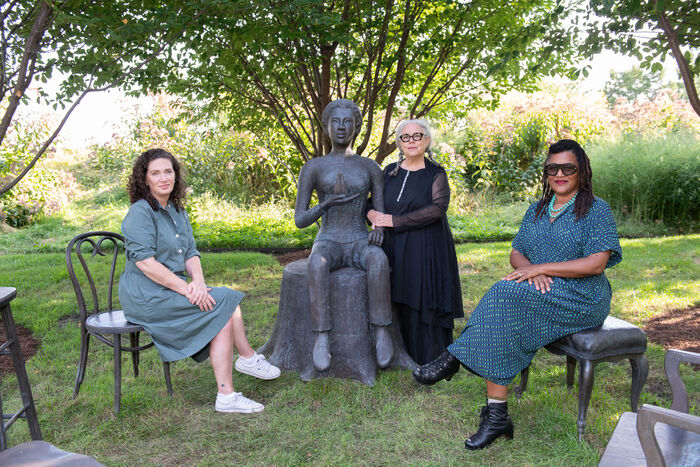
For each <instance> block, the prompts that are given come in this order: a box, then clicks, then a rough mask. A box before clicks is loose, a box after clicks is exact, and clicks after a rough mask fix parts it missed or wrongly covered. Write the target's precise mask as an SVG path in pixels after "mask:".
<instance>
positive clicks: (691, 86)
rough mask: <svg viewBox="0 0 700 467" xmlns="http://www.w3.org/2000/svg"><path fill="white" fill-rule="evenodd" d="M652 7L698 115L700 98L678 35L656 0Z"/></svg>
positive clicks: (699, 114) (691, 103)
mask: <svg viewBox="0 0 700 467" xmlns="http://www.w3.org/2000/svg"><path fill="white" fill-rule="evenodd" d="M654 7H655V8H656V13H657V14H658V15H659V25H660V26H661V29H663V30H664V33H665V34H666V39H667V40H668V44H669V46H670V47H671V52H673V57H674V58H675V59H676V63H677V64H678V69H679V70H680V72H681V77H682V78H683V84H684V85H685V91H686V92H687V93H688V100H689V101H690V106H691V107H692V108H693V110H694V111H695V113H696V114H698V116H700V99H699V98H698V91H697V89H696V88H695V80H694V77H693V73H692V72H691V71H690V67H689V66H688V62H686V61H685V57H684V56H683V52H681V48H680V46H679V45H678V36H677V35H676V31H675V30H674V29H673V28H672V27H671V25H670V24H669V22H668V18H666V13H665V12H664V11H663V10H662V9H661V8H659V3H658V0H654Z"/></svg>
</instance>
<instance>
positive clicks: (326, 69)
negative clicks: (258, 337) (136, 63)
mask: <svg viewBox="0 0 700 467" xmlns="http://www.w3.org/2000/svg"><path fill="white" fill-rule="evenodd" d="M193 3H198V2H190V5H192V4H193ZM199 3H201V5H200V7H201V8H203V9H205V10H206V13H205V14H203V15H201V16H200V17H199V18H198V19H197V20H196V21H195V22H194V24H192V25H191V26H189V27H188V28H187V29H186V32H185V33H184V34H183V35H182V37H181V39H180V40H178V42H177V46H176V47H175V48H174V49H173V54H172V57H170V60H171V62H170V63H167V62H165V61H162V60H157V61H156V60H153V61H152V62H150V63H149V66H148V67H145V68H144V69H143V70H142V71H141V72H140V73H139V74H135V75H134V76H132V77H130V81H131V82H132V84H135V85H137V86H145V87H146V88H148V89H153V90H158V89H162V88H163V87H165V88H167V90H168V91H170V92H172V93H176V94H179V95H184V96H188V97H193V98H194V99H195V100H196V101H197V102H199V103H200V104H201V108H202V109H204V110H207V111H220V112H224V113H225V114H226V115H227V116H228V117H229V118H230V120H231V121H232V122H234V123H235V124H236V125H238V126H241V127H245V128H248V129H250V130H252V131H258V130H260V129H266V128H270V127H271V126H278V127H279V128H281V129H282V130H284V132H285V133H286V134H287V135H288V137H289V138H290V140H291V141H292V142H293V144H294V145H295V147H296V149H297V150H298V151H299V153H300V154H301V156H302V157H303V158H304V159H309V158H311V157H316V156H319V155H322V154H323V153H324V152H325V151H326V150H327V149H328V144H329V142H328V141H327V139H326V138H325V137H324V135H323V134H322V132H321V131H320V120H321V112H322V110H323V108H324V107H325V105H326V104H327V103H328V102H330V101H331V100H333V99H337V98H341V97H342V98H349V99H352V100H353V101H355V102H356V103H357V104H358V105H359V106H360V108H361V110H362V114H363V118H364V129H363V132H362V133H361V134H360V135H359V136H358V140H357V141H356V150H357V152H358V153H365V154H367V155H371V156H373V157H374V158H375V159H376V160H377V161H379V162H381V161H382V160H383V159H384V158H385V157H386V156H387V155H388V154H390V153H391V152H392V151H393V150H394V149H395V145H394V143H393V138H392V133H393V128H394V125H395V123H396V120H397V119H400V118H406V117H422V116H426V115H428V114H430V115H431V116H432V117H436V116H444V115H445V114H457V113H459V112H463V111H466V110H468V109H469V108H472V107H476V106H483V105H489V104H493V103H495V102H496V100H497V98H498V96H499V95H500V94H501V93H503V92H506V91H508V90H511V89H520V90H529V89H533V88H534V86H535V83H536V82H537V79H538V78H539V77H541V76H542V75H549V74H557V73H572V72H573V71H574V68H573V63H571V62H570V60H571V58H572V57H573V56H574V55H575V54H576V50H575V48H574V47H572V38H571V36H570V34H568V32H567V31H566V29H565V26H563V25H562V19H563V18H564V16H565V15H567V14H568V11H566V10H565V9H564V7H563V6H562V5H560V4H559V3H558V2H557V1H550V0H515V1H511V2H502V1H500V0H472V1H458V0H439V1H414V0H383V1H378V0H353V1H351V0H342V1H339V0H335V1H329V0H255V1H251V0H233V1H219V2H210V3H209V4H206V2H199ZM173 21H176V22H181V21H182V20H181V18H180V17H179V16H178V17H176V18H173ZM86 53H87V52H86Z"/></svg>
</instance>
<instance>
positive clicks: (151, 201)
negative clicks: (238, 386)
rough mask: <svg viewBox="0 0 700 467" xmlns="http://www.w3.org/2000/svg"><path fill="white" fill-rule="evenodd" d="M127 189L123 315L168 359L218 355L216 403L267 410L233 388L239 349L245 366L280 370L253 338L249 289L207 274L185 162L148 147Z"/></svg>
mask: <svg viewBox="0 0 700 467" xmlns="http://www.w3.org/2000/svg"><path fill="white" fill-rule="evenodd" d="M127 190H128V192H129V198H130V200H131V207H130V208H129V212H128V213H127V214H126V217H125V218H124V221H123V222H122V233H123V235H124V239H125V245H126V266H125V269H124V273H123V274H122V276H121V279H120V281H119V300H120V302H121V304H122V308H123V309H124V315H125V316H126V318H127V319H128V320H129V321H130V322H132V323H137V324H140V325H141V326H143V327H144V329H145V330H146V331H147V332H148V333H149V334H150V335H151V338H152V339H153V342H154V343H155V345H156V348H157V349H158V352H159V353H160V357H161V358H162V359H163V361H166V362H170V361H174V360H180V359H182V358H186V357H192V358H194V359H195V360H196V361H203V360H205V359H206V358H207V357H209V358H210V359H211V366H212V368H213V370H214V377H215V378H216V384H217V389H218V393H217V397H216V403H215V405H214V408H215V410H217V411H219V412H238V413H254V412H261V411H262V410H263V408H264V406H263V405H262V404H260V403H258V402H255V401H252V400H250V399H248V398H246V397H244V396H243V395H242V394H241V393H240V392H234V390H233V375H232V374H233V370H232V366H233V350H234V348H235V349H236V350H237V351H238V354H239V357H238V359H237V360H236V364H235V368H236V370H237V371H239V372H241V373H245V374H248V375H251V376H254V377H256V378H260V379H274V378H277V377H278V376H279V375H280V370H279V369H278V368H277V367H275V366H273V365H271V364H270V363H269V362H268V361H267V360H265V356H264V355H258V354H257V353H256V352H255V351H254V350H253V349H252V347H251V346H250V344H249V343H248V339H247V338H246V334H245V327H244V326H243V318H242V315H241V308H240V306H239V304H240V302H241V300H242V299H243V293H241V292H238V291H236V290H231V289H229V288H226V287H207V285H206V283H205V281H204V275H203V273H202V266H201V263H200V253H199V252H198V251H197V248H196V246H195V242H194V238H193V236H192V227H191V226H190V222H189V218H188V216H187V211H185V209H184V206H183V202H184V200H185V182H184V180H183V179H182V177H181V174H180V164H179V162H178V161H177V159H176V158H175V157H174V156H173V155H172V154H170V153H169V152H167V151H165V150H163V149H150V150H148V151H146V152H144V153H143V154H141V155H140V156H139V157H138V158H137V159H136V161H135V162H134V166H133V169H132V173H131V176H130V177H129V183H128V187H127ZM187 276H189V278H190V279H191V280H190V282H189V283H188V282H187Z"/></svg>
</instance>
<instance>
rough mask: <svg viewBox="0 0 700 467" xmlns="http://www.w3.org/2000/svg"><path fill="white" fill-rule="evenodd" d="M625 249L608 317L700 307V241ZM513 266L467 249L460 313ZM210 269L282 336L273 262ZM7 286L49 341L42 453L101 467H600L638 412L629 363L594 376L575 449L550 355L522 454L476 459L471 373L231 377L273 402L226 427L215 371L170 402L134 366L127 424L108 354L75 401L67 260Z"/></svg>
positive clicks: (688, 374) (31, 258)
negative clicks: (61, 453) (71, 454)
mask: <svg viewBox="0 0 700 467" xmlns="http://www.w3.org/2000/svg"><path fill="white" fill-rule="evenodd" d="M116 218H117V216H115V219H116ZM57 229H58V227H57ZM52 243H53V242H52ZM622 245H623V256H624V260H623V262H622V263H621V264H620V265H618V266H616V267H615V268H613V269H611V270H609V271H608V277H609V279H610V282H611V284H612V287H613V291H614V298H613V304H612V310H611V313H612V314H613V315H615V316H618V317H621V318H624V319H627V320H629V321H631V322H633V323H635V324H638V325H643V324H644V323H645V322H646V321H647V320H649V319H650V318H651V317H653V316H654V315H655V314H657V313H660V312H664V311H668V310H671V309H676V308H682V307H687V306H690V305H694V304H697V303H700V235H687V236H676V237H665V238H655V239H627V240H623V241H622ZM0 250H3V248H0ZM5 251H6V250H5ZM509 251H510V246H509V243H507V242H499V243H489V244H474V243H471V244H462V245H459V246H458V248H457V253H458V259H459V263H460V271H461V278H462V287H463V296H464V304H465V310H467V311H468V310H471V309H473V307H474V306H475V304H476V303H477V301H478V300H479V298H480V297H481V295H482V294H483V293H484V292H485V291H486V289H487V288H488V287H489V286H490V285H491V283H493V282H494V281H495V280H497V279H499V278H500V277H501V276H502V275H504V273H505V272H506V271H507V270H508V261H507V257H508V253H509ZM203 264H204V271H205V275H206V277H207V279H208V283H209V284H211V285H226V286H229V287H233V288H236V289H238V290H241V291H244V292H245V293H246V294H247V297H246V299H245V300H244V302H243V312H244V318H245V320H246V325H247V328H248V336H249V339H250V341H251V343H252V344H253V346H254V347H259V346H261V345H262V344H263V343H264V342H265V341H266V340H267V338H268V336H269V335H270V332H271V330H272V327H273V325H274V321H275V315H276V312H277V306H278V299H279V298H278V297H279V286H280V281H281V277H282V267H281V266H280V265H279V264H278V262H277V261H276V259H275V258H274V257H272V256H270V255H264V254H260V253H240V252H233V253H207V254H205V255H204V257H203ZM0 284H1V285H3V286H12V287H16V288H17V289H18V296H17V298H16V299H15V300H14V301H13V302H12V309H13V313H14V316H15V320H16V322H17V323H18V324H21V325H23V326H25V327H27V328H29V329H31V330H32V332H33V333H34V335H35V337H37V338H38V339H39V340H40V341H41V348H40V349H39V352H38V354H37V355H36V356H35V357H33V358H32V359H31V360H29V361H28V363H27V369H28V372H29V376H30V381H31V384H32V390H33V393H34V398H35V400H36V404H37V409H38V412H39V422H40V425H41V429H42V432H43V436H44V439H45V440H46V441H48V442H50V443H52V444H54V445H56V446H58V447H60V448H62V449H66V450H70V451H75V452H79V453H84V454H87V455H90V456H92V457H94V458H96V459H97V460H99V461H100V462H102V463H104V464H106V465H125V466H132V465H234V464H243V465H296V464H306V463H310V464H316V465H329V464H330V465H345V464H360V465H398V464H412V465H453V464H454V465H457V464H468V465H577V466H578V465H595V464H596V463H597V461H598V459H599V457H600V454H601V452H602V450H603V448H604V447H605V444H606V443H607V441H608V439H609V438H610V435H611V433H612V431H613V429H614V427H615V424H616V422H617V420H618V418H619V416H620V414H621V413H622V412H624V411H626V410H629V386H630V377H629V374H630V369H629V364H628V363H627V362H620V363H614V364H613V363H603V364H600V365H598V366H597V367H596V380H595V386H594V391H593V396H592V398H591V405H590V408H589V410H588V418H587V420H588V426H587V432H586V435H585V440H584V442H583V443H580V442H579V441H578V437H577V430H576V419H577V396H576V392H575V391H574V392H573V393H569V392H568V391H567V389H566V386H565V382H564V379H565V363H564V359H563V358H562V357H555V356H552V355H549V354H548V353H547V352H545V351H541V352H539V353H538V354H537V356H536V357H535V360H534V361H533V366H532V371H531V376H530V383H529V385H528V390H527V392H526V393H525V395H524V396H523V399H522V400H521V401H520V402H516V401H515V400H514V399H512V398H511V400H510V405H511V415H512V417H513V420H514V423H515V439H514V440H513V441H512V442H506V441H505V440H504V439H501V440H499V441H497V442H496V443H495V444H494V445H493V446H492V447H490V448H489V449H487V450H485V451H482V452H468V451H466V450H465V449H464V448H463V441H464V439H465V438H466V437H467V436H468V435H469V434H470V433H472V432H474V431H475V430H476V428H477V424H478V423H477V422H478V411H479V408H480V406H481V405H482V404H483V402H484V391H485V388H484V385H483V381H482V380H480V379H479V378H477V377H475V376H472V375H470V374H468V373H467V372H466V371H461V372H460V373H458V374H457V375H456V376H455V378H453V380H452V381H451V382H440V383H438V384H437V385H435V386H433V387H430V388H425V387H421V386H419V385H417V384H415V383H414V382H413V380H412V379H411V376H410V373H409V372H408V371H388V372H382V373H380V375H379V377H378V379H377V382H376V384H375V385H374V387H367V386H364V385H362V384H360V383H358V382H354V381H344V380H335V379H323V380H316V381H312V382H309V383H303V382H301V381H300V380H299V377H298V375H297V374H294V373H283V375H282V376H281V377H280V378H279V379H277V380H275V381H268V382H264V381H259V380H256V379H254V378H251V377H248V376H245V375H240V374H235V375H234V384H235V385H236V390H237V391H242V392H243V393H244V394H245V395H247V396H249V397H251V398H253V399H255V400H258V401H260V402H262V403H264V404H265V406H266V408H265V412H263V413H262V414H257V415H235V414H219V413H215V412H214V410H213V404H214V395H215V391H216V388H215V384H214V378H213V374H212V371H211V367H210V366H209V364H208V362H207V363H203V364H196V363H194V362H193V361H191V360H189V359H188V360H183V361H180V362H176V363H174V364H173V365H171V371H172V376H173V387H174V395H173V398H172V399H170V398H168V397H167V393H166V389H165V382H164V379H163V375H162V365H161V362H160V360H159V359H158V357H157V354H156V352H155V351H149V352H146V353H145V354H143V356H142V363H141V367H140V375H139V377H138V378H137V379H135V378H134V377H133V373H132V370H131V367H130V363H129V361H128V360H127V359H126V358H124V359H123V363H122V365H123V375H122V409H121V413H120V414H119V416H118V417H116V418H115V417H114V416H113V414H112V384H113V383H112V362H111V359H112V354H111V352H110V351H109V349H108V348H107V347H105V346H103V345H101V344H98V343H97V342H96V341H95V340H93V341H92V345H91V349H90V355H89V361H88V369H87V374H86V376H85V382H84V383H83V385H82V387H81V391H80V394H79V396H78V398H77V399H76V400H72V399H71V394H72V390H73V383H74V378H75V372H76V364H77V361H78V352H79V330H78V327H77V324H76V320H75V318H76V311H75V297H74V294H73V290H72V287H71V285H70V282H69V278H68V273H67V272H66V268H65V265H64V256H63V254H61V253H54V252H49V253H35V254H18V253H7V252H6V253H5V254H2V255H0ZM463 324H464V321H463V320H460V321H459V322H458V323H457V328H461V326H462V325H463ZM458 331H459V329H457V330H456V332H458ZM663 355H664V349H663V348H661V347H660V346H658V345H656V344H653V343H650V345H649V349H648V351H647V357H648V358H649V366H650V373H649V379H648V381H647V384H646V386H645V388H644V391H643V393H642V397H641V402H642V403H651V404H656V405H661V406H666V407H668V406H670V390H669V388H668V385H667V384H666V383H665V376H664V374H663ZM682 370H683V371H682V374H683V376H684V379H685V381H686V384H687V388H688V391H689V393H690V394H691V395H693V407H692V409H691V412H693V413H695V414H700V409H698V394H700V372H693V371H692V370H691V369H690V368H688V367H684V368H682ZM516 381H517V380H516ZM0 391H2V402H3V410H4V411H5V412H13V411H14V410H16V408H17V407H18V405H19V400H18V395H17V388H16V383H15V379H14V378H12V377H7V378H4V379H3V381H2V383H1V384H0ZM26 440H29V433H28V429H27V427H26V423H24V422H23V421H19V422H17V423H16V424H15V426H14V427H13V428H12V429H11V430H10V432H9V444H10V445H16V444H19V443H21V442H23V441H26Z"/></svg>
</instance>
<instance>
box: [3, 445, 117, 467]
mask: <svg viewBox="0 0 700 467" xmlns="http://www.w3.org/2000/svg"><path fill="white" fill-rule="evenodd" d="M0 465H2V466H3V467H11V466H17V467H28V466H41V467H100V466H102V467H104V465H103V464H100V463H99V462H97V461H96V460H95V459H93V458H92V457H88V456H83V455H82V454H74V453H72V452H67V451H63V450H61V449H58V448H57V447H55V446H52V445H51V444H49V443H47V442H45V441H30V442H28V443H23V444H20V445H17V446H15V447H13V448H10V449H8V450H7V451H3V452H0Z"/></svg>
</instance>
